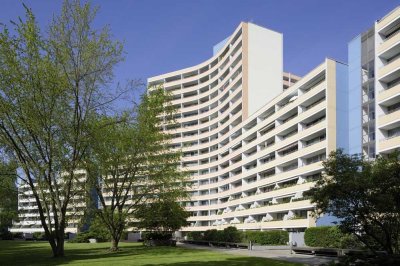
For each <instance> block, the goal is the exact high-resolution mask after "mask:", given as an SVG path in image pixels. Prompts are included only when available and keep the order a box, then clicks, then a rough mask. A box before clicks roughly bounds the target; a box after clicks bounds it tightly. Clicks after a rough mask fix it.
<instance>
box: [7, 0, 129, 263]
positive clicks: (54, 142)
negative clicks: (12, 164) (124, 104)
mask: <svg viewBox="0 0 400 266" xmlns="http://www.w3.org/2000/svg"><path fill="white" fill-rule="evenodd" d="M24 7H25V18H21V19H16V20H15V21H16V22H15V23H12V27H13V29H12V30H9V29H8V27H7V25H4V24H2V23H0V24H1V30H0V65H1V67H0V121H1V123H0V148H1V152H3V148H4V150H6V151H7V157H8V160H7V161H16V162H17V168H18V169H21V171H23V175H21V176H23V178H24V181H25V183H26V184H29V185H30V189H31V191H32V193H33V196H34V197H35V199H36V205H38V210H39V212H40V214H41V215H40V218H41V222H42V225H43V229H44V230H45V232H46V233H47V235H49V236H50V237H49V243H50V245H51V247H52V251H53V255H54V256H55V257H61V256H64V244H63V242H64V233H65V228H64V227H65V225H66V224H67V219H68V218H67V209H69V207H71V205H72V200H71V198H72V196H74V197H85V196H86V194H85V192H84V190H82V189H80V186H81V185H82V184H80V182H79V181H78V179H79V177H78V176H77V175H76V170H80V169H81V168H82V164H83V162H85V161H86V159H87V158H86V157H87V151H88V150H90V147H89V145H90V139H91V132H94V131H101V130H102V129H103V128H105V127H107V125H105V124H98V123H94V121H93V120H94V118H95V117H97V115H98V114H100V113H104V112H105V110H110V109H112V107H113V102H115V100H114V99H116V97H114V96H115V95H113V93H110V91H113V90H110V88H109V84H110V83H111V82H112V79H113V69H114V67H115V65H116V64H117V63H118V62H120V61H122V59H123V56H122V55H123V53H122V45H121V43H120V42H115V41H113V40H112V38H111V34H110V32H109V29H108V27H104V28H102V29H100V30H98V29H95V28H94V25H93V24H94V19H95V15H96V9H93V8H91V6H90V4H89V3H81V1H80V0H65V1H64V3H63V5H62V10H61V14H59V15H55V16H54V19H53V21H52V22H51V23H49V27H48V28H47V29H41V28H40V27H39V25H38V24H37V22H36V18H35V16H34V14H33V12H32V10H31V9H29V8H27V7H26V6H24ZM43 32H46V33H45V34H43ZM118 94H119V92H118ZM60 173H63V174H60ZM49 191H50V192H49ZM72 192H73V193H72ZM49 208H51V209H52V210H51V213H52V214H53V215H52V217H51V219H50V217H47V216H48V213H49V212H50V211H49ZM50 220H52V222H50ZM50 232H52V233H51V234H50Z"/></svg>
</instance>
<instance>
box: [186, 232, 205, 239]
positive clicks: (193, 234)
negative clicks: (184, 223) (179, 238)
mask: <svg viewBox="0 0 400 266" xmlns="http://www.w3.org/2000/svg"><path fill="white" fill-rule="evenodd" d="M203 234H204V232H199V231H194V232H189V233H188V234H187V235H186V236H187V239H188V240H196V241H199V240H204V237H203Z"/></svg>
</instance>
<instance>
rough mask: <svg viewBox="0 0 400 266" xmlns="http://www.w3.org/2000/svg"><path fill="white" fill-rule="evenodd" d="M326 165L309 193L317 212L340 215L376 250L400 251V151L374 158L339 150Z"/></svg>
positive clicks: (346, 229)
mask: <svg viewBox="0 0 400 266" xmlns="http://www.w3.org/2000/svg"><path fill="white" fill-rule="evenodd" d="M323 166H324V171H325V175H324V176H323V178H322V179H320V180H319V181H318V182H317V184H316V186H315V187H314V188H312V189H311V190H310V191H309V192H308V195H310V196H311V198H312V202H314V203H316V209H317V210H318V211H317V214H321V213H328V214H332V215H334V216H336V217H338V218H339V227H340V228H341V229H342V230H343V231H344V232H346V233H351V234H353V235H354V236H356V237H357V238H358V239H359V240H360V241H361V242H362V243H364V244H365V245H366V247H368V248H369V249H371V250H372V251H374V252H375V251H377V250H384V251H386V252H387V253H388V254H399V253H400V249H399V244H400V160H399V153H398V152H394V153H392V154H388V155H385V156H379V157H378V158H376V160H373V161H371V160H367V159H365V158H363V157H362V156H360V155H347V154H345V153H344V152H343V151H342V150H338V151H336V152H332V153H331V154H330V156H329V158H328V159H327V160H326V161H325V162H324V163H323Z"/></svg>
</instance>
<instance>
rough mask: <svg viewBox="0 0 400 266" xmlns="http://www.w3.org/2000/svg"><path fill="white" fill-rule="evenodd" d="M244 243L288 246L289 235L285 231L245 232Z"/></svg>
mask: <svg viewBox="0 0 400 266" xmlns="http://www.w3.org/2000/svg"><path fill="white" fill-rule="evenodd" d="M243 241H244V242H249V241H251V242H253V243H256V244H258V245H287V243H288V242H289V233H288V232H287V231H283V230H272V231H245V232H243Z"/></svg>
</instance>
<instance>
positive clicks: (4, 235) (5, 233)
mask: <svg viewBox="0 0 400 266" xmlns="http://www.w3.org/2000/svg"><path fill="white" fill-rule="evenodd" d="M0 239H2V240H13V234H12V233H11V232H10V231H3V232H1V233H0Z"/></svg>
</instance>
